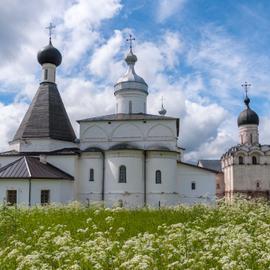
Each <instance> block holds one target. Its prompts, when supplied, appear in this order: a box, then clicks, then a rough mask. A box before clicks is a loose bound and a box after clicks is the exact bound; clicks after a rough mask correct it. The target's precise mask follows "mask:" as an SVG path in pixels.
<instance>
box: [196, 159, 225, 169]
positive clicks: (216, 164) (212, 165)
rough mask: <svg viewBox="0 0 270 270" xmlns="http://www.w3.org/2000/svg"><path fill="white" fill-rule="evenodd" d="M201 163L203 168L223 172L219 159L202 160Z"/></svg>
mask: <svg viewBox="0 0 270 270" xmlns="http://www.w3.org/2000/svg"><path fill="white" fill-rule="evenodd" d="M199 163H201V166H202V167H203V168H206V169H210V170H214V171H217V172H221V162H220V160H218V159H201V160H199V162H198V164H199Z"/></svg>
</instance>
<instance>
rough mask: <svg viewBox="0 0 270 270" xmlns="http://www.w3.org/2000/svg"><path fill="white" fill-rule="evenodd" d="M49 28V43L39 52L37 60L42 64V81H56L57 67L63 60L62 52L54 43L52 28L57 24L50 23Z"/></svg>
mask: <svg viewBox="0 0 270 270" xmlns="http://www.w3.org/2000/svg"><path fill="white" fill-rule="evenodd" d="M46 28H47V29H48V30H49V44H48V45H47V46H45V47H44V48H42V49H41V50H40V51H39V52H38V54H37V60H38V62H39V63H40V65H41V66H42V82H53V83H54V82H55V76H56V67H58V66H60V64H61V62H62V55H61V53H60V52H59V51H58V50H57V49H56V48H55V47H54V46H53V45H52V30H53V29H54V28H55V26H54V25H53V24H52V23H50V25H49V26H48V27H46Z"/></svg>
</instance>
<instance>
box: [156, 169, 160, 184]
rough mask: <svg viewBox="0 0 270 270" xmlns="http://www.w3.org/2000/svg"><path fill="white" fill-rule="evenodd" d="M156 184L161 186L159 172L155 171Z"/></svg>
mask: <svg viewBox="0 0 270 270" xmlns="http://www.w3.org/2000/svg"><path fill="white" fill-rule="evenodd" d="M156 184H161V171H160V170H157V171H156Z"/></svg>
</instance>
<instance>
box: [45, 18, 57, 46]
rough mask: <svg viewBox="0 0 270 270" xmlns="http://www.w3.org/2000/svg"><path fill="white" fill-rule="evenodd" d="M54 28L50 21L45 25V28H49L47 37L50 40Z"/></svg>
mask: <svg viewBox="0 0 270 270" xmlns="http://www.w3.org/2000/svg"><path fill="white" fill-rule="evenodd" d="M54 28H55V25H54V24H52V22H50V24H49V25H48V26H47V27H46V29H48V30H49V38H50V41H51V38H52V33H53V29H54Z"/></svg>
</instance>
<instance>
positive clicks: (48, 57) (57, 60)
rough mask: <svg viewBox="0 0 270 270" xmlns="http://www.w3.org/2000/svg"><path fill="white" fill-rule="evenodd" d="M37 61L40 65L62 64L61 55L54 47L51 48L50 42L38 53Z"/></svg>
mask: <svg viewBox="0 0 270 270" xmlns="http://www.w3.org/2000/svg"><path fill="white" fill-rule="evenodd" d="M37 59H38V62H39V63H40V64H41V65H43V64H46V63H50V64H54V65H56V66H59V65H60V64H61V62H62V55H61V53H60V52H59V51H58V50H57V49H56V48H55V47H53V45H52V43H51V41H50V43H49V44H48V45H47V46H46V47H44V48H43V49H41V50H40V51H39V52H38V55H37Z"/></svg>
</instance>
